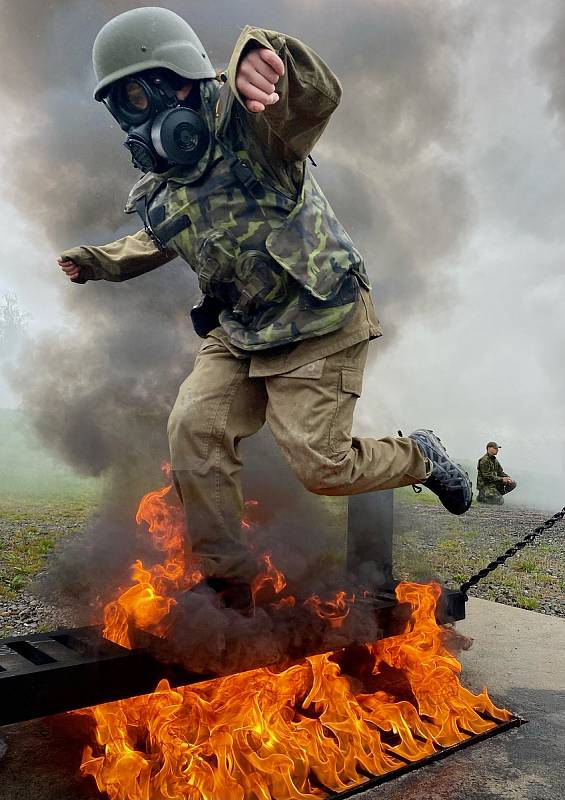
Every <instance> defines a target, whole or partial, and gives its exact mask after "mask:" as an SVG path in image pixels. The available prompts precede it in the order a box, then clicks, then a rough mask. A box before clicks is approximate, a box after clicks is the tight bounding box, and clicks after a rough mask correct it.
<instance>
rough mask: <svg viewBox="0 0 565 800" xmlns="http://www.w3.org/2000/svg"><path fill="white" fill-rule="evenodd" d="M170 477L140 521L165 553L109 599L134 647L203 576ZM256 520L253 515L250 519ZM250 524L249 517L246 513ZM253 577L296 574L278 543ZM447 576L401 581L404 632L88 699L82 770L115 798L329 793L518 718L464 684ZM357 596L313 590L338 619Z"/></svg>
mask: <svg viewBox="0 0 565 800" xmlns="http://www.w3.org/2000/svg"><path fill="white" fill-rule="evenodd" d="M170 489H171V487H170V486H167V487H165V488H164V489H161V490H159V491H156V492H151V493H149V494H148V495H146V496H145V497H144V498H143V500H142V502H141V504H140V507H139V511H138V514H137V521H138V523H139V524H144V525H146V526H147V528H148V532H149V535H150V536H151V537H152V541H153V543H154V544H155V547H156V548H157V549H158V550H160V551H161V552H163V553H164V560H163V563H162V564H157V565H155V566H152V567H150V568H146V567H144V566H143V564H142V563H141V562H140V561H137V562H136V563H135V564H134V565H133V567H132V578H133V585H132V586H131V587H129V588H128V589H127V590H126V591H124V592H123V593H122V594H121V595H120V597H119V598H118V599H117V600H116V601H114V602H113V603H111V604H109V606H108V607H107V608H106V612H105V621H106V627H105V635H106V636H107V637H108V638H112V639H113V640H114V641H118V642H119V643H121V644H125V645H126V646H129V637H128V622H129V621H131V620H133V621H134V623H135V625H137V626H139V627H141V628H145V629H150V630H151V631H152V632H155V631H157V632H158V633H159V632H160V634H161V635H166V620H167V616H168V614H169V612H170V609H171V607H172V605H173V604H174V602H175V600H174V597H173V596H172V595H173V593H174V592H175V591H178V590H181V591H182V590H184V589H186V588H189V587H190V586H192V585H194V583H196V582H198V580H200V578H201V573H200V572H199V571H198V568H197V565H196V564H195V563H194V562H193V560H192V557H191V555H190V554H188V557H187V559H186V561H185V556H184V554H183V552H182V543H183V527H182V526H183V519H182V510H181V509H180V506H178V505H176V504H175V502H174V500H173V498H172V497H171V494H170ZM249 525H250V526H251V527H253V525H252V523H251V522H249ZM243 526H244V528H245V519H244V522H243ZM261 561H262V564H263V568H264V569H263V573H262V574H261V575H260V576H259V577H258V578H257V580H256V581H255V583H254V585H253V587H252V588H253V593H254V595H257V594H258V593H259V592H260V591H262V590H263V589H264V588H265V587H268V588H269V590H270V591H271V593H272V592H274V593H275V595H276V596H277V598H278V600H277V603H278V605H279V606H283V605H294V604H295V603H296V602H297V601H296V598H294V597H292V596H282V597H278V596H279V595H281V593H282V592H283V591H284V589H285V588H286V581H285V578H284V575H283V573H282V572H280V570H277V569H276V567H275V566H274V564H273V562H272V558H271V556H270V555H269V554H264V555H263V556H262V558H261ZM440 592H441V589H440V587H439V586H438V585H437V584H427V585H421V584H416V583H402V584H399V585H398V586H397V588H396V594H397V598H398V600H399V602H401V603H407V604H409V606H410V608H411V616H410V619H409V620H408V621H407V622H406V623H405V628H404V630H403V632H402V633H400V634H399V635H397V636H393V637H390V638H388V639H384V640H381V641H378V642H376V643H374V644H367V645H365V646H363V647H357V648H355V649H354V650H347V649H346V650H342V651H338V652H336V653H333V654H332V653H326V654H324V655H317V656H313V657H310V658H306V659H304V660H303V661H302V662H301V663H299V664H295V665H293V666H291V667H290V668H289V669H286V670H284V671H277V670H276V669H272V668H263V669H256V670H252V671H248V672H244V673H239V674H236V675H231V676H229V677H224V678H218V679H216V680H213V681H207V682H202V683H198V684H194V685H191V686H184V687H180V688H176V689H175V688H171V686H170V685H169V684H168V683H167V681H161V682H160V683H159V685H158V686H157V688H156V690H155V692H153V693H152V694H150V695H146V696H142V697H135V698H130V699H126V700H120V701H117V702H113V703H108V704H105V705H100V706H96V707H94V708H91V709H85V710H83V711H81V712H79V713H81V714H87V715H89V716H90V717H91V718H92V720H93V722H94V727H95V742H93V743H92V744H91V745H89V746H88V747H86V749H85V751H84V754H83V761H82V765H81V773H82V774H83V775H84V776H88V775H90V776H92V777H93V778H94V779H95V781H96V784H97V787H98V789H99V790H100V791H101V792H106V794H107V796H108V797H109V798H110V800H218V798H221V800H315V799H316V800H318V799H319V798H322V797H326V796H327V795H328V794H331V793H335V792H340V791H345V790H347V789H349V788H351V787H353V786H357V785H360V784H362V783H363V782H365V781H366V780H367V776H368V775H382V774H385V773H387V772H390V771H392V770H395V769H397V768H400V767H402V766H403V765H405V764H406V763H407V762H413V761H417V760H419V759H421V758H423V757H425V756H427V755H430V754H432V753H434V752H436V751H437V750H439V749H441V748H444V747H447V746H450V745H453V744H455V743H457V742H460V741H463V740H465V739H467V738H469V736H470V735H472V734H477V733H481V732H483V731H485V730H488V729H489V728H492V727H494V725H495V724H496V721H500V720H506V719H508V718H509V717H510V714H509V712H508V711H506V710H503V709H500V708H497V707H496V706H495V705H494V704H493V703H492V701H491V700H490V698H489V696H488V694H487V692H486V690H484V691H483V692H481V693H480V694H473V693H472V692H471V691H469V690H468V689H466V688H464V687H463V686H462V685H461V683H460V681H459V675H460V672H461V665H460V664H459V662H458V661H457V659H456V658H455V657H454V656H453V655H451V654H450V653H449V652H448V650H447V649H446V647H445V645H444V638H445V634H444V631H443V629H442V628H441V627H440V626H438V624H437V622H436V618H435V607H436V603H437V600H438V597H439V595H440ZM354 600H355V598H354V597H353V596H348V595H347V594H346V593H345V592H338V593H337V594H336V596H335V598H334V599H331V600H322V599H320V597H318V596H313V597H311V598H308V600H306V601H305V602H304V606H305V608H307V609H308V610H310V611H311V612H312V613H314V614H316V615H317V616H318V617H321V618H322V619H324V620H326V622H327V624H328V625H329V626H330V627H339V626H341V625H342V624H343V621H344V620H345V618H346V617H347V615H348V614H349V611H350V608H351V605H352V603H353V602H354Z"/></svg>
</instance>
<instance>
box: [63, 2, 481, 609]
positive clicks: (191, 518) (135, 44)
mask: <svg viewBox="0 0 565 800" xmlns="http://www.w3.org/2000/svg"><path fill="white" fill-rule="evenodd" d="M93 63H94V70H95V73H96V76H97V79H98V85H97V86H96V90H95V95H94V96H95V99H96V100H100V101H102V102H104V103H105V105H106V106H107V108H108V110H109V111H110V112H111V114H112V115H113V116H114V117H115V119H116V120H117V121H118V123H119V124H120V126H121V127H122V129H123V130H124V131H125V132H126V133H127V139H126V142H125V144H126V146H127V147H128V148H129V150H130V152H131V155H132V160H133V163H134V165H135V166H136V167H138V168H139V169H141V170H142V172H143V173H144V175H143V177H142V178H141V179H140V180H139V182H138V183H137V184H136V185H135V186H134V187H133V189H132V191H131V194H130V196H129V199H128V202H127V205H126V211H128V212H130V213H131V212H136V211H137V212H138V213H139V214H140V216H141V218H142V220H143V223H144V229H143V230H141V231H140V232H138V233H136V234H135V235H133V236H126V237H124V238H123V239H120V240H118V241H116V242H112V243H111V244H109V245H105V246H96V247H93V246H87V247H75V248H72V249H70V250H66V251H65V252H64V253H63V254H62V255H61V257H60V259H59V264H60V266H61V267H62V269H63V271H64V272H65V273H66V275H67V276H68V277H69V278H70V279H71V280H72V281H74V282H80V283H84V282H86V281H88V280H110V281H123V280H128V279H130V278H133V277H135V276H137V275H141V274H142V273H144V272H148V271H149V270H152V269H155V268H156V267H160V266H162V265H163V264H166V263H167V262H169V261H171V260H172V259H174V258H175V257H176V256H180V257H181V258H183V259H184V260H185V261H186V262H187V263H188V264H189V265H190V267H191V268H192V269H193V270H194V272H195V273H196V275H197V278H198V282H199V286H200V289H201V290H202V293H203V298H202V301H201V303H200V304H199V305H198V306H196V307H195V308H194V309H193V311H192V314H191V316H192V320H193V324H194V327H195V330H196V332H197V333H198V334H199V335H200V336H202V337H203V338H204V342H203V344H202V347H201V349H200V352H199V353H198V356H197V359H196V362H195V364H194V369H193V371H192V373H191V374H190V375H189V376H188V377H187V378H186V380H185V381H184V383H183V384H182V385H181V387H180V390H179V395H178V398H177V401H176V403H175V405H174V408H173V410H172V413H171V416H170V419H169V425H168V434H169V442H170V450H171V460H172V465H173V470H174V477H175V484H176V486H177V489H178V492H179V495H180V497H181V499H182V502H183V504H184V508H185V513H186V522H187V530H188V531H189V532H190V538H191V541H192V551H193V553H194V554H195V555H196V556H197V557H198V559H199V560H200V564H201V568H202V570H203V572H204V574H205V575H206V576H207V583H208V585H209V586H210V587H212V589H213V590H215V591H217V592H218V593H220V594H221V595H222V597H223V600H224V602H225V603H226V604H227V605H231V606H232V607H246V606H247V605H248V604H249V601H250V590H249V583H250V581H251V580H252V578H253V576H254V575H255V572H256V564H255V561H254V559H253V558H252V556H251V554H250V552H249V550H248V548H247V547H246V546H245V543H244V541H243V539H242V534H241V516H242V507H243V498H242V489H241V482H240V467H241V461H240V457H239V442H240V441H241V439H243V438H245V437H248V436H251V435H252V434H254V433H255V432H256V431H258V430H259V429H260V428H261V427H262V425H263V424H264V423H265V421H267V422H268V423H269V425H270V428H271V430H272V433H273V436H274V438H275V440H276V441H277V443H278V445H279V446H280V447H281V449H282V451H283V453H284V455H285V456H286V458H287V460H288V462H289V464H290V466H291V467H292V469H293V470H294V472H295V474H296V475H297V476H298V478H299V479H300V480H301V482H302V483H303V484H304V486H305V487H306V488H307V489H308V490H310V491H311V492H314V493H317V494H326V495H348V494H355V493H358V492H369V491H374V490H377V489H390V488H393V487H398V486H406V485H409V484H417V483H422V484H424V485H426V486H428V487H429V488H430V489H431V490H432V491H434V492H436V494H437V495H438V496H439V498H440V499H441V501H442V503H443V504H444V505H445V507H446V508H448V509H449V511H451V512H452V513H454V514H462V513H464V512H465V511H466V510H467V509H468V508H469V506H470V504H471V498H472V492H471V485H470V481H469V478H468V476H467V474H466V473H465V472H464V471H463V470H462V469H461V468H460V467H459V466H458V465H456V464H454V463H453V462H452V461H451V459H450V458H449V457H448V455H447V453H446V451H445V449H444V447H443V446H442V444H441V442H440V441H439V439H438V438H437V437H436V436H435V435H434V434H433V433H432V432H431V431H427V430H418V431H415V432H414V433H413V434H411V435H410V436H406V437H400V438H392V437H387V438H384V439H379V440H377V439H371V438H365V439H360V438H356V437H354V438H352V436H351V426H352V417H353V411H354V408H355V404H356V402H357V398H358V397H359V396H360V394H361V386H362V379H363V370H364V367H365V360H366V357H367V349H368V344H369V341H370V340H371V339H375V338H376V337H378V336H380V335H381V331H380V328H379V323H378V320H377V317H376V314H375V310H374V308H373V303H372V300H371V295H370V283H369V278H368V276H367V273H366V271H365V267H364V263H363V259H362V257H361V255H360V253H359V252H358V250H357V249H356V248H355V246H354V244H353V242H352V241H351V239H350V238H349V236H348V235H347V233H346V231H345V230H344V229H343V227H342V225H341V224H340V222H339V221H338V219H337V218H336V216H335V214H334V212H333V210H332V208H331V206H330V205H329V203H328V201H327V200H326V198H325V196H324V194H323V192H322V190H321V189H320V187H319V186H318V184H317V183H316V180H315V178H314V176H313V175H312V173H311V171H310V169H309V165H308V157H309V155H310V152H311V150H312V148H313V146H314V145H315V143H316V142H317V141H318V139H319V137H320V136H321V134H322V132H323V131H324V129H325V127H326V125H327V123H328V121H329V118H330V115H331V114H332V112H333V111H334V110H335V108H336V107H337V105H338V103H339V100H340V96H341V87H340V84H339V82H338V80H337V78H336V76H335V75H334V74H333V72H332V71H331V70H330V69H329V67H328V66H327V65H326V64H325V63H324V61H322V59H321V58H320V57H319V56H318V55H317V54H316V53H315V52H314V51H313V50H311V49H310V48H309V47H307V46H306V45H305V44H303V43H302V42H300V41H299V40H297V39H295V38H293V37H291V36H286V35H284V34H281V33H276V32H274V31H268V30H263V29H259V28H252V27H246V28H245V29H244V30H243V32H242V33H241V35H240V37H239V39H238V41H237V43H236V45H235V50H234V52H233V55H232V57H231V60H230V62H229V66H228V68H227V71H226V73H225V74H220V75H217V74H216V71H215V70H214V68H213V67H212V64H211V63H210V60H209V59H208V56H207V55H206V51H205V50H204V48H203V46H202V44H201V42H200V40H199V39H198V38H197V36H196V34H195V33H194V31H193V30H192V29H191V28H190V26H189V25H188V24H187V23H186V22H185V21H184V20H183V19H181V18H180V17H179V16H177V15H176V14H174V13H173V12H171V11H168V10H167V9H164V8H138V9H133V10H131V11H127V12H125V13H123V14H120V15H118V16H117V17H114V18H113V19H111V20H110V21H109V22H108V23H107V24H106V25H105V26H104V27H103V28H102V30H101V31H100V33H99V34H98V36H97V38H96V41H95V43H94V50H93Z"/></svg>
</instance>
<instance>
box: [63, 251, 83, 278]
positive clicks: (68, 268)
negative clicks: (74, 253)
mask: <svg viewBox="0 0 565 800" xmlns="http://www.w3.org/2000/svg"><path fill="white" fill-rule="evenodd" d="M57 264H58V265H59V266H60V267H61V269H62V270H63V272H64V273H65V275H66V276H67V277H68V278H69V279H70V280H71V281H72V280H74V279H75V278H78V276H79V274H80V267H79V265H78V264H75V262H74V261H71V260H70V259H68V258H62V257H61V256H59V258H58V259H57Z"/></svg>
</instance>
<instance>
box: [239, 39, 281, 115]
mask: <svg viewBox="0 0 565 800" xmlns="http://www.w3.org/2000/svg"><path fill="white" fill-rule="evenodd" d="M282 75H284V64H283V62H282V59H281V58H279V56H278V55H277V54H276V53H275V52H274V51H273V50H269V49H268V48H267V47H259V48H257V49H256V50H250V51H249V52H248V53H247V55H245V56H244V57H243V58H242V59H241V61H240V62H239V65H238V67H237V75H236V77H235V85H236V88H237V91H238V92H239V93H240V94H241V96H242V97H243V98H244V99H245V101H246V102H245V107H246V108H247V110H248V111H251V112H253V113H258V112H259V111H264V110H265V108H266V107H267V106H272V105H274V104H275V103H278V101H279V95H278V94H277V92H276V83H277V81H278V79H279V78H280V77H281V76H282Z"/></svg>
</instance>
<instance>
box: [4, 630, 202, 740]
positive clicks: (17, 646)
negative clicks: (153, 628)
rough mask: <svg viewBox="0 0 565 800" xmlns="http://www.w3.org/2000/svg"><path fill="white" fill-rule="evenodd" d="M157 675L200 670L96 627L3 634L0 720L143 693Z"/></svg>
mask: <svg viewBox="0 0 565 800" xmlns="http://www.w3.org/2000/svg"><path fill="white" fill-rule="evenodd" d="M161 678H167V680H169V682H170V683H171V685H173V686H180V685H181V684H189V683H195V682H196V681H202V680H204V679H205V676H202V675H195V674H192V673H189V672H186V671H185V670H182V669H181V668H179V667H177V666H175V665H171V664H161V663H160V662H159V661H158V660H157V659H156V658H154V657H153V656H152V655H151V654H150V653H149V652H146V651H142V650H127V649H126V648H124V647H120V646H119V645H117V644H114V643H113V642H109V641H107V640H106V639H104V638H102V635H101V631H100V628H98V627H89V628H78V629H75V630H67V631H56V632H54V633H42V634H35V635H33V636H20V637H14V638H11V639H4V640H2V641H0V725H10V724H12V723H14V722H23V721H24V720H29V719H35V718H37V717H45V716H49V715H51V714H59V713H62V712H63V711H71V710H73V709H77V708H84V707H85V706H90V705H97V704H99V703H107V702H110V701H111V700H119V699H121V698H124V697H133V696H137V695H142V694H148V693H149V692H152V691H154V689H155V686H156V685H157V683H158V682H159V680H160V679H161Z"/></svg>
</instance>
